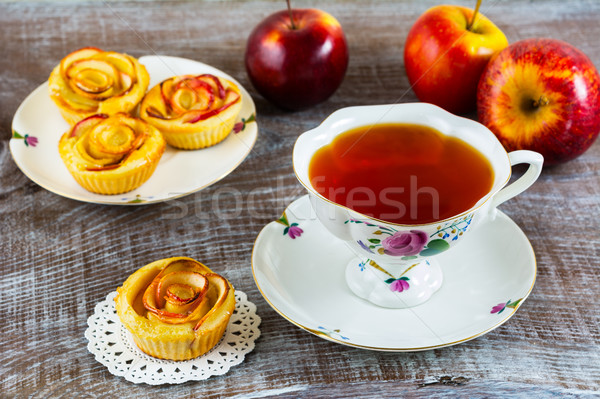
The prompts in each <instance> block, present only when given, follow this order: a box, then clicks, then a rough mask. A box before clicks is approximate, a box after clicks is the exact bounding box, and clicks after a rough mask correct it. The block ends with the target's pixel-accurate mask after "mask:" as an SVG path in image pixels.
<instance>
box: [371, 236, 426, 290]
mask: <svg viewBox="0 0 600 399" xmlns="http://www.w3.org/2000/svg"><path fill="white" fill-rule="evenodd" d="M428 239H429V237H427V233H425V232H424V231H421V230H410V231H402V232H401V231H397V232H395V233H394V234H393V235H391V236H389V237H387V238H385V239H384V240H383V241H382V242H381V246H382V247H383V252H384V253H385V254H386V255H393V256H414V255H417V254H418V253H419V252H421V251H422V250H423V248H424V247H425V244H427V241H428ZM400 291H402V290H400Z"/></svg>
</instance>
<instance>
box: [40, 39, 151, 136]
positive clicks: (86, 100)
mask: <svg viewBox="0 0 600 399" xmlns="http://www.w3.org/2000/svg"><path fill="white" fill-rule="evenodd" d="M149 82H150V76H149V75H148V72H147V71H146V68H145V67H144V66H143V65H142V64H140V63H139V62H138V61H137V60H136V59H135V58H133V57H131V56H129V55H127V54H121V53H116V52H114V51H102V50H100V49H98V48H95V47H86V48H82V49H80V50H77V51H74V52H72V53H71V54H69V55H67V56H66V57H65V58H63V59H62V60H61V61H60V64H58V65H57V66H56V67H55V68H54V69H53V70H52V73H51V74H50V78H49V79H48V86H49V91H50V98H51V99H52V100H53V101H54V103H55V104H56V105H57V106H58V108H59V110H60V113H61V114H62V116H63V118H64V119H65V120H66V121H67V122H68V123H69V124H70V125H74V124H75V123H77V122H78V121H80V120H82V119H84V118H86V117H88V116H90V115H93V114H106V115H112V114H115V113H117V112H125V113H131V112H132V111H133V110H134V109H135V107H136V106H137V105H138V104H139V103H140V101H141V100H142V98H143V97H144V94H145V93H146V90H147V89H148V84H149Z"/></svg>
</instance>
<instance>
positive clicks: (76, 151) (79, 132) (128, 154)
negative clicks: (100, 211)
mask: <svg viewBox="0 0 600 399" xmlns="http://www.w3.org/2000/svg"><path fill="white" fill-rule="evenodd" d="M165 147H166V143H165V140H164V138H163V137H162V135H161V133H160V132H159V131H158V130H157V129H156V128H155V127H153V126H151V125H149V124H147V123H146V122H144V121H143V120H141V119H139V118H133V117H131V116H129V115H127V114H115V115H112V116H108V115H104V114H96V115H92V116H89V117H87V118H85V119H83V120H82V121H80V122H78V123H77V124H76V125H75V126H73V127H72V128H71V129H70V130H69V131H67V132H66V133H65V134H63V135H62V137H61V138H60V141H59V143H58V152H59V154H60V157H61V158H62V160H63V162H64V163H65V165H66V166H67V169H68V170H69V172H70V173H71V175H72V176H73V177H74V178H75V180H76V181H77V183H79V185H81V186H82V187H83V188H85V189H86V190H88V191H91V192H94V193H98V194H121V193H125V192H128V191H131V190H133V189H135V188H137V187H139V186H141V185H142V184H143V183H144V182H146V180H148V179H149V178H150V176H152V174H153V173H154V170H155V169H156V166H157V165H158V161H159V160H160V158H161V156H162V154H163V152H164V151H165Z"/></svg>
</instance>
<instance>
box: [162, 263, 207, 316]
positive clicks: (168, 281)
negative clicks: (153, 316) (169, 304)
mask: <svg viewBox="0 0 600 399" xmlns="http://www.w3.org/2000/svg"><path fill="white" fill-rule="evenodd" d="M171 285H179V286H186V287H189V288H190V289H191V290H192V293H193V296H192V297H191V298H188V300H187V301H186V302H185V303H180V305H183V304H189V303H191V302H193V301H194V300H196V298H198V296H199V295H202V296H203V295H204V294H205V293H206V290H208V279H207V278H206V277H204V276H203V275H202V274H200V273H196V272H193V271H184V270H180V271H175V272H171V273H169V274H166V275H164V277H162V278H161V279H160V280H159V282H158V284H157V286H156V304H157V305H158V307H159V308H163V307H164V306H165V301H168V300H169V299H168V298H172V296H173V295H174V294H171V295H168V292H169V287H170V286H171ZM166 298H167V299H166Z"/></svg>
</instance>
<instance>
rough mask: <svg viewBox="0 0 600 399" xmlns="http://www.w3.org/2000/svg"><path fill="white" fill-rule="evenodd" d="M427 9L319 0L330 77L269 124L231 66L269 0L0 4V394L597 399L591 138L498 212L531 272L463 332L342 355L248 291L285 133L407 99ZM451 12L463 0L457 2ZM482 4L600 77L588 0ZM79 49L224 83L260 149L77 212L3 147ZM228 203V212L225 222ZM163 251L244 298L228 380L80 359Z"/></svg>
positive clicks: (288, 144) (292, 193) (596, 197)
mask: <svg viewBox="0 0 600 399" xmlns="http://www.w3.org/2000/svg"><path fill="white" fill-rule="evenodd" d="M321 3H322V4H321ZM437 3H438V2H437V1H433V0H427V1H400V2H392V1H350V2H343V1H340V0H335V1H327V2H319V5H318V7H320V8H322V9H325V10H326V11H328V12H330V13H332V14H333V15H335V16H336V17H337V18H338V19H339V20H340V22H341V23H342V25H343V26H344V29H345V31H346V34H347V37H348V42H349V45H350V53H351V60H350V66H349V69H348V73H347V76H346V79H345V81H344V83H343V84H342V86H341V87H340V89H339V90H338V92H337V93H336V94H335V95H334V96H333V97H332V98H331V99H330V100H329V101H327V102H325V103H324V104H321V105H319V106H317V107H314V108H312V109H309V110H306V111H302V112H296V113H287V112H283V111H280V110H279V109H277V108H276V107H274V106H272V105H270V104H269V103H267V102H266V101H264V100H263V99H262V98H260V96H258V95H257V94H256V92H255V91H254V90H253V89H252V87H251V85H250V83H249V81H248V79H247V77H246V74H245V71H244V66H243V58H242V56H243V51H244V47H245V40H246V37H247V35H248V34H249V32H250V31H251V29H252V28H253V27H254V26H255V24H256V23H258V21H259V20H261V19H262V18H264V17H265V16H266V15H268V14H270V13H271V12H273V11H275V10H278V9H280V8H281V7H282V6H283V3H282V2H279V1H277V2H275V1H246V2H240V1H229V2H213V1H206V2H189V1H173V2H168V1H162V2H161V1H139V2H135V1H129V2H114V1H111V2H103V1H93V2H79V1H48V2H29V1H21V2H0V37H1V38H2V45H1V48H2V57H0V87H2V90H0V105H1V106H0V139H1V141H0V217H1V218H2V232H1V233H0V238H1V239H0V253H1V254H2V255H3V256H2V259H1V260H0V270H1V272H2V280H1V283H0V284H1V290H0V292H2V294H3V295H1V296H0V309H3V317H2V320H1V321H0V346H1V347H2V351H1V352H0V375H2V380H1V381H0V390H1V392H2V396H6V397H34V398H38V397H39V398H46V397H51V398H55V397H57V398H60V397H65V398H71V397H115V398H117V397H119V398H129V397H131V398H137V397H163V396H164V397H181V398H186V397H189V398H192V397H198V396H200V395H202V396H207V397H211V396H213V397H217V396H231V397H266V396H277V397H329V396H332V397H349V396H354V397H373V396H381V397H398V396H402V395H409V396H414V397H429V396H435V397H454V396H456V395H460V396H466V397H483V396H524V397H536V396H560V397H571V396H594V395H597V394H598V392H599V391H600V377H599V376H600V315H599V312H598V311H597V309H598V308H599V307H600V290H598V287H599V286H600V277H599V275H600V273H599V272H598V265H600V234H599V233H600V219H599V217H598V215H599V214H600V143H598V142H597V143H595V144H594V145H593V146H592V148H591V149H590V150H589V151H588V152H587V153H585V154H584V155H583V156H582V157H580V158H578V159H576V160H574V161H572V162H569V163H567V164H564V165H561V166H558V167H554V168H548V169H546V170H545V171H544V172H543V174H542V176H541V178H540V181H539V182H538V183H536V185H534V186H533V187H532V188H531V189H530V190H528V191H527V192H526V193H524V194H523V195H521V196H519V197H517V198H515V199H513V200H511V201H510V202H509V203H507V204H505V205H503V206H502V209H503V210H504V211H505V212H507V213H508V214H509V215H510V216H511V217H512V218H513V220H515V222H517V223H518V224H519V225H520V226H521V228H522V229H523V231H524V232H525V233H526V234H527V235H528V236H529V238H530V240H531V243H532V245H533V247H534V249H535V251H536V254H537V263H538V277H537V282H536V286H535V288H534V291H533V293H532V295H531V296H530V298H529V299H528V300H527V302H526V303H525V304H524V306H523V307H522V308H521V309H520V310H519V312H518V313H517V314H516V315H515V316H514V318H513V319H511V320H510V321H509V322H508V323H506V324H505V325H503V326H502V327H500V328H498V329H497V330H495V331H493V332H491V333H489V334H487V335H485V336H483V337H480V338H478V339H476V340H473V341H470V342H467V343H464V344H461V345H458V346H455V347H451V348H445V349H438V350H433V351H426V352H419V353H403V354H389V353H379V352H370V351H364V350H359V349H353V348H347V347H343V346H340V345H336V344H333V343H330V342H328V341H324V340H322V339H319V338H317V337H314V336H312V335H310V334H308V333H306V332H304V331H302V330H300V329H298V328H296V327H294V326H292V325H291V324H290V323H289V322H287V321H286V320H284V319H283V318H281V317H280V316H279V315H278V314H277V313H276V312H275V311H274V310H272V309H271V308H270V307H269V305H268V304H267V303H266V301H265V300H264V299H263V298H262V297H261V295H260V293H259V292H258V290H257V288H256V286H255V284H254V281H253V279H252V274H251V270H250V254H251V251H252V245H253V242H254V239H255V237H256V235H257V234H258V232H259V231H260V229H261V228H262V227H263V226H264V225H265V224H266V223H268V222H269V221H271V220H273V219H275V218H277V217H278V216H279V214H280V213H281V212H282V211H283V209H284V208H285V206H286V205H287V204H288V203H289V202H290V201H292V200H293V199H295V198H297V197H299V196H301V195H302V194H303V190H302V188H301V186H300V185H299V184H298V183H297V182H296V179H295V177H294V175H293V171H292V168H291V149H292V146H293V143H294V141H295V139H296V137H297V136H298V134H300V133H301V132H303V131H305V130H307V129H310V128H312V127H314V126H316V125H317V124H318V123H320V122H321V121H322V120H323V119H324V118H325V117H326V116H327V115H329V114H330V113H331V112H333V111H334V110H336V109H338V108H340V107H344V106H349V105H357V104H376V103H391V102H410V101H415V100H416V98H415V96H414V94H413V93H412V92H411V91H410V89H409V85H408V80H407V78H406V76H405V74H404V69H403V62H402V48H403V43H404V40H405V38H406V35H407V33H408V29H409V28H410V26H411V24H412V22H413V21H414V20H415V19H416V18H417V17H418V15H420V14H421V13H422V12H423V11H425V10H426V9H427V8H429V7H430V6H432V5H434V4H437ZM460 3H461V4H464V5H468V6H472V4H471V3H472V2H471V1H461V2H460ZM294 4H295V5H296V6H297V7H310V6H314V4H315V2H308V1H295V2H294ZM483 11H484V12H485V13H486V14H487V15H488V16H489V17H490V18H491V19H492V20H494V21H495V22H496V23H497V25H498V26H499V27H500V28H501V29H503V30H504V32H505V33H506V34H507V36H508V38H509V40H510V41H516V40H518V39H521V38H527V37H534V36H547V37H553V38H558V39H562V40H566V41H568V42H570V43H572V44H574V45H576V46H577V47H578V48H580V49H581V50H582V51H584V52H585V53H586V54H588V56H589V57H590V58H591V59H592V61H593V62H594V63H595V64H596V65H597V66H600V41H598V40H597V38H598V37H600V25H599V24H598V23H597V21H598V19H599V18H600V3H598V2H594V1H585V0H581V1H576V0H570V1H559V0H551V1H544V2H541V1H533V2H519V1H516V0H515V1H502V2H500V1H490V2H485V3H484V6H483ZM87 45H96V46H99V47H101V48H105V49H113V50H117V51H123V52H128V53H130V54H132V55H135V56H141V55H144V54H151V53H157V54H167V55H173V56H180V57H187V58H192V59H196V60H200V61H203V62H206V63H209V64H211V65H214V66H215V67H217V68H220V69H222V70H224V71H227V72H228V73H230V74H231V75H232V76H234V77H235V78H236V79H238V80H239V81H240V82H241V83H242V84H243V85H244V86H245V87H246V88H248V89H249V90H250V91H251V93H252V95H253V97H254V98H255V101H256V103H257V107H258V118H259V127H260V131H259V140H258V142H257V144H256V146H255V148H254V149H253V151H252V152H251V154H250V156H249V157H248V158H247V159H246V161H245V162H244V163H243V164H242V165H241V166H240V167H239V168H238V169H236V171H235V172H234V173H232V174H231V175H229V176H228V177H226V178H225V179H223V180H222V181H221V182H219V183H218V184H216V185H214V186H212V187H209V188H208V189H206V190H203V191H201V192H199V193H196V194H193V195H190V196H187V197H184V198H182V199H179V200H176V201H170V202H167V203H162V204H155V205H148V206H143V207H111V206H103V205H94V204H86V203H80V202H77V201H73V200H69V199H65V198H62V197H59V196H57V195H55V194H52V193H50V192H48V191H46V190H44V189H42V188H40V187H38V186H37V185H36V184H34V183H32V182H31V181H29V179H27V178H26V177H25V176H24V175H23V174H22V173H21V172H20V171H19V170H18V168H17V167H16V165H15V164H14V162H13V161H12V159H11V156H10V153H9V150H8V140H9V138H10V136H11V132H10V125H11V120H12V116H13V114H14V112H15V111H16V109H17V107H18V105H19V104H20V103H21V101H22V100H23V99H24V98H25V96H26V95H27V94H28V93H29V92H31V91H32V90H33V89H34V88H36V87H37V86H38V85H39V84H41V83H42V82H43V81H45V80H46V79H47V76H48V74H49V72H50V70H51V68H52V67H53V66H54V65H55V64H56V63H57V62H58V61H59V60H60V58H62V56H64V55H65V54H67V53H68V52H70V51H72V50H74V49H77V48H79V47H82V46H87ZM227 193H229V194H227ZM232 193H233V194H236V195H232ZM216 194H221V196H220V197H219V198H221V201H220V202H219V205H220V206H219V207H218V208H214V207H211V204H212V202H213V199H214V198H215V195H216ZM236 205H241V209H240V210H239V213H237V212H236V208H235V207H236ZM232 210H233V211H232ZM175 255H188V256H192V257H194V258H196V259H199V260H202V261H203V262H205V263H206V264H207V265H209V266H210V267H212V268H214V269H215V270H216V271H217V272H219V273H222V274H224V275H225V276H226V277H228V278H229V279H230V280H231V281H232V282H233V283H234V284H235V285H236V287H238V288H239V289H241V290H243V291H244V292H246V293H247V294H248V296H249V299H250V300H252V301H253V302H255V303H256V304H257V306H258V313H259V314H260V316H261V317H262V319H263V322H262V324H261V331H262V336H261V338H260V339H259V340H258V341H257V345H256V348H255V350H254V351H253V352H252V353H250V354H249V355H248V356H247V358H246V360H245V362H244V363H243V364H242V365H240V366H237V367H235V368H232V369H231V370H230V372H229V373H228V374H226V375H224V376H221V377H215V378H211V379H210V380H207V381H204V382H196V383H186V384H182V385H178V386H163V387H149V386H144V385H139V386H138V385H134V384H131V383H129V382H127V381H125V380H124V379H122V378H118V377H115V376H112V375H111V374H110V373H109V372H108V371H107V370H106V369H105V368H104V367H103V366H102V365H101V364H99V363H98V362H96V361H95V360H94V358H93V356H92V355H90V354H89V353H88V352H87V350H86V344H87V342H86V340H85V338H84V336H83V333H84V331H85V328H86V319H87V317H88V316H89V315H90V314H91V313H92V312H93V308H94V306H95V304H96V303H97V302H98V301H100V300H102V299H104V297H105V296H106V294H107V293H108V292H110V291H111V290H114V289H115V288H116V287H117V286H118V285H119V284H120V283H121V282H122V281H123V280H124V279H125V278H126V277H127V276H128V275H129V274H130V273H131V272H132V271H134V270H135V269H137V268H138V267H140V266H142V265H144V264H146V263H149V262H150V261H153V260H155V259H158V258H163V257H167V256H175ZM443 375H450V376H454V377H457V376H464V377H466V378H469V379H470V380H469V382H467V383H466V384H464V385H462V386H442V385H435V386H428V387H424V388H418V384H419V383H421V382H423V381H426V380H428V379H431V378H434V377H439V376H443Z"/></svg>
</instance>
